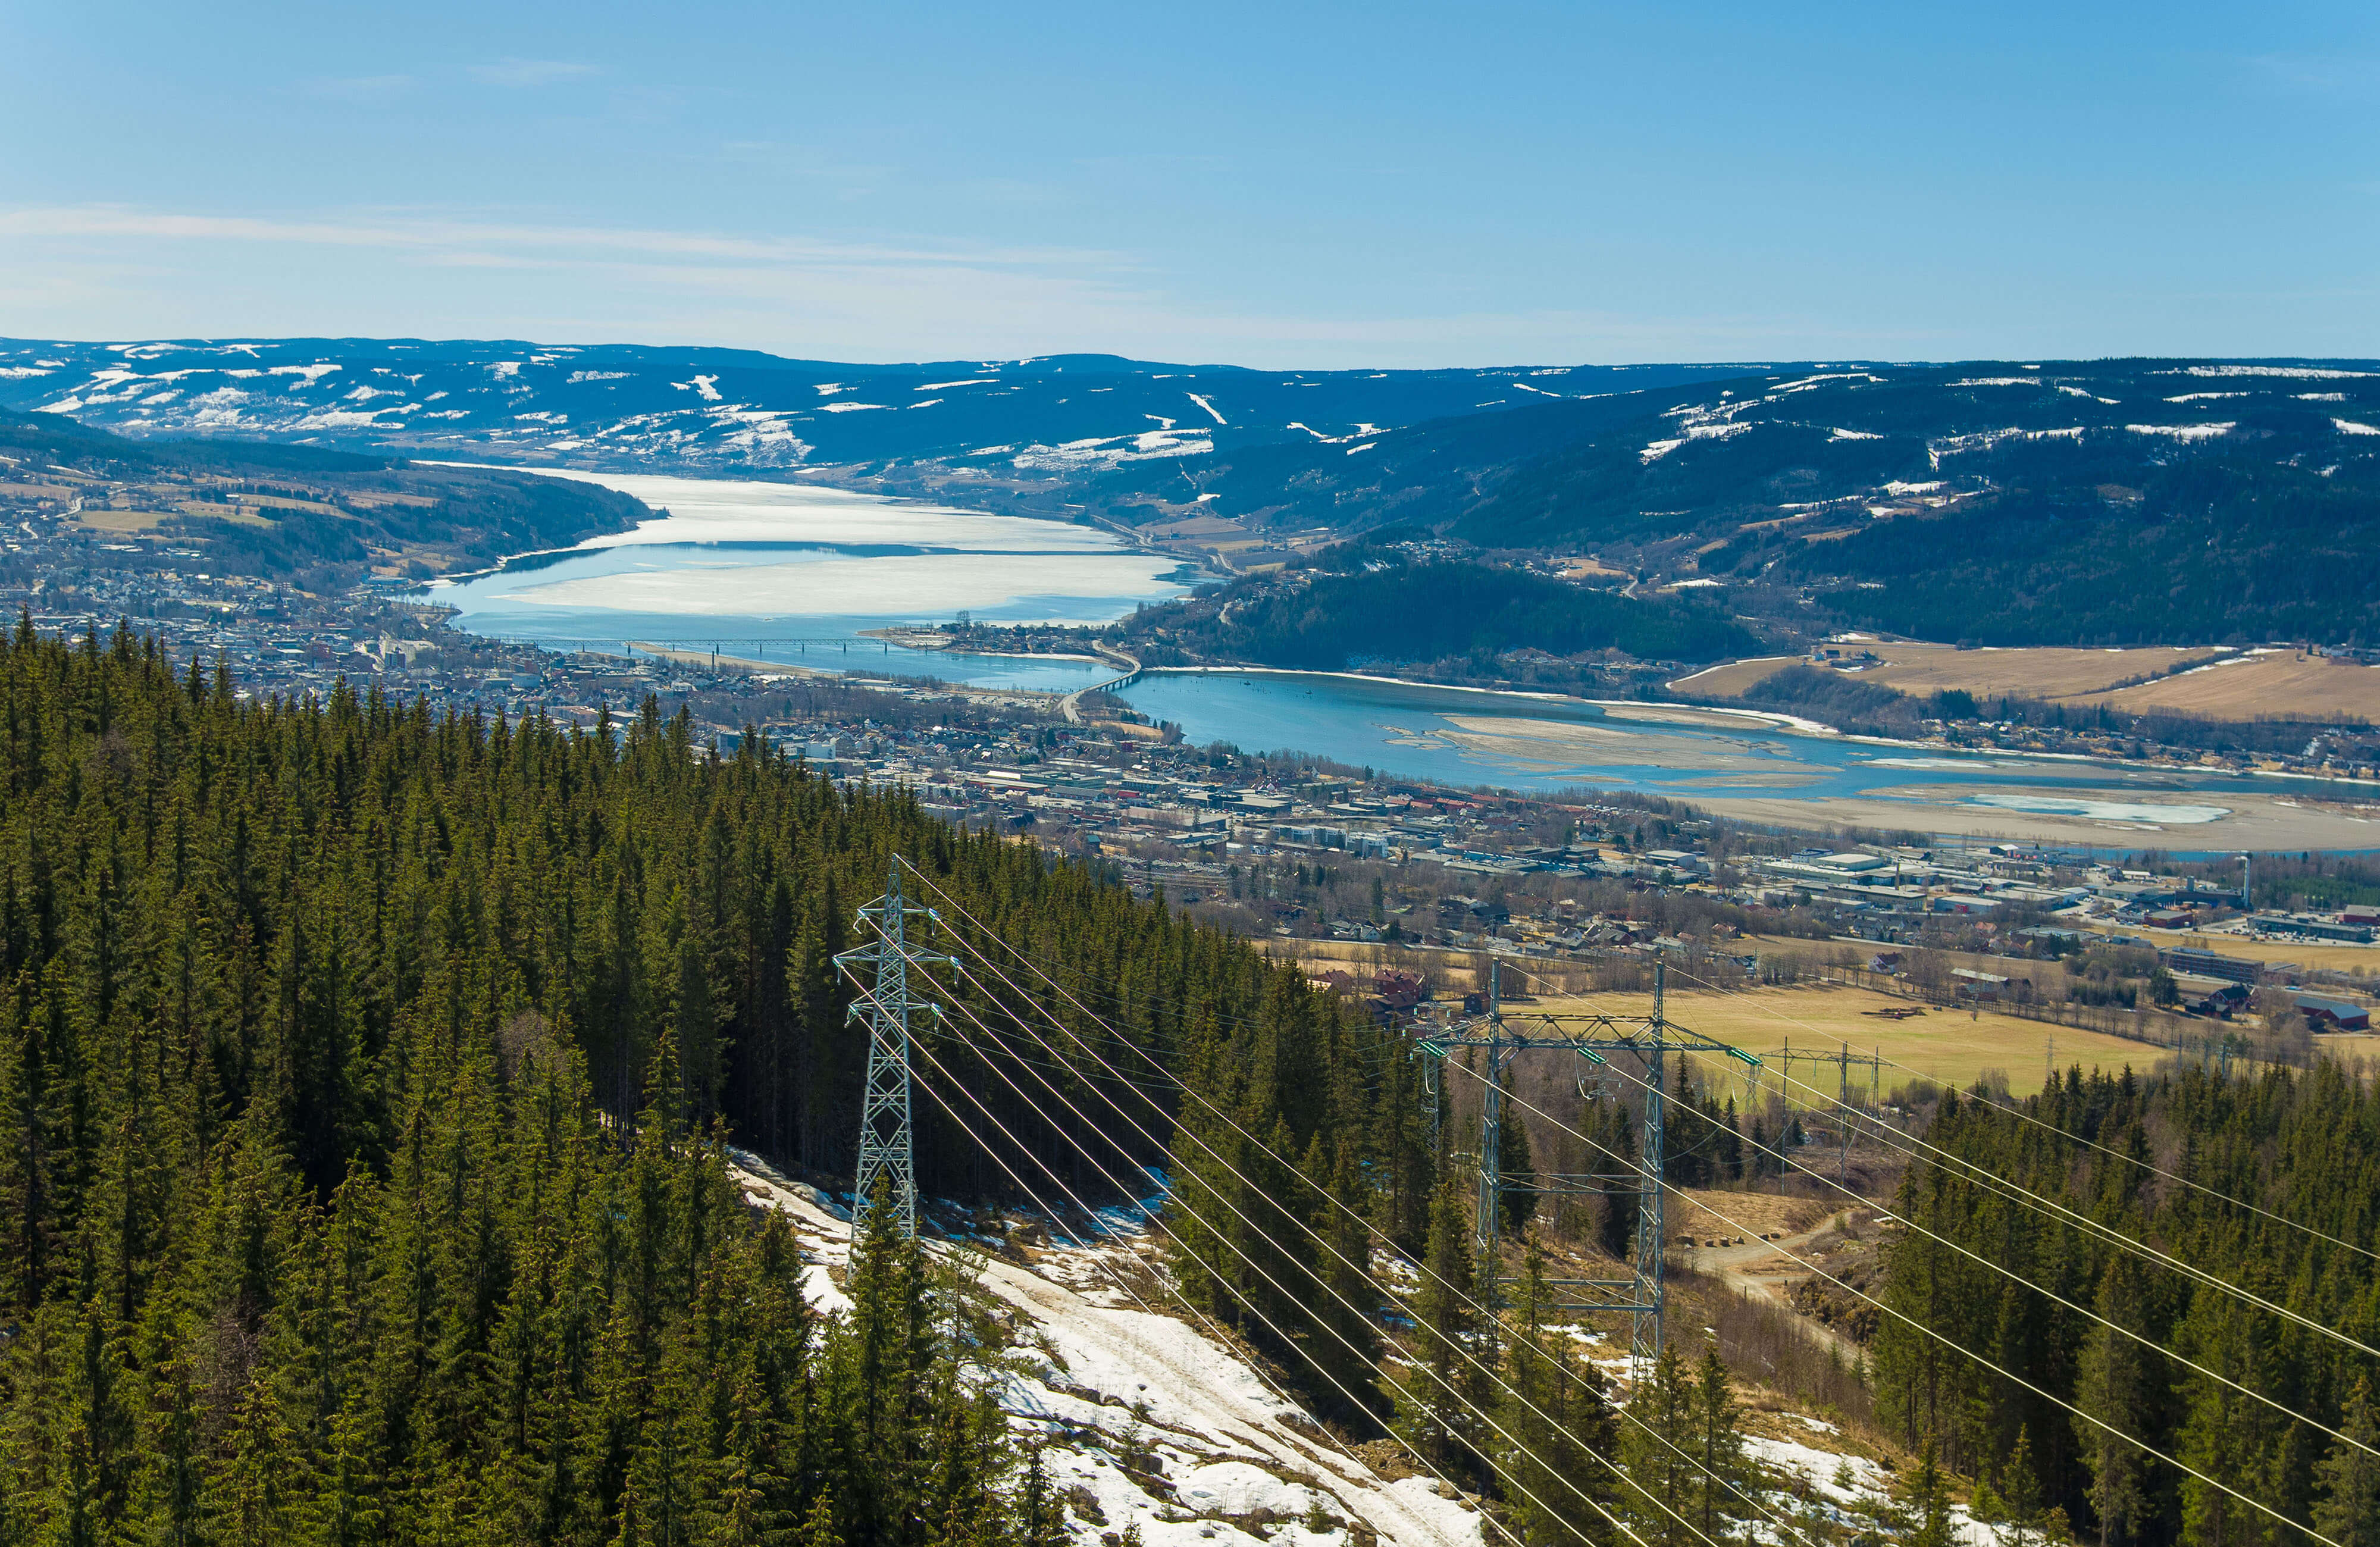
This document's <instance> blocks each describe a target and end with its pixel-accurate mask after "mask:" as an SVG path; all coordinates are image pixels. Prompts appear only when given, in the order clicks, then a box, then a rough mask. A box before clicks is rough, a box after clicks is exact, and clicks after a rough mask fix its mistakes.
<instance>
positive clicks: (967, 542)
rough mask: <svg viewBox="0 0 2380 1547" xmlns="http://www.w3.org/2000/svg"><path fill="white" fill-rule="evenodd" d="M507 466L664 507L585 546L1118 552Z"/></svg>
mask: <svg viewBox="0 0 2380 1547" xmlns="http://www.w3.org/2000/svg"><path fill="white" fill-rule="evenodd" d="M513 470H515V471H528V472H536V473H538V474H540V476H543V477H548V478H568V479H575V480H577V481H579V482H582V483H596V484H601V486H602V487H604V488H606V489H616V490H618V491H619V492H620V493H624V494H633V495H635V496H636V497H637V499H640V500H642V501H644V502H645V503H646V504H647V505H649V506H652V507H653V508H654V509H656V510H663V509H665V510H667V511H668V513H669V514H668V516H667V518H663V519H657V520H651V521H642V522H639V523H638V524H637V528H636V530H633V531H623V532H611V533H607V534H606V535H604V536H601V537H594V538H589V540H588V541H587V542H583V543H581V544H579V546H581V547H583V548H621V547H630V546H637V545H642V544H647V543H656V542H830V543H839V544H843V545H845V546H855V545H859V544H869V545H878V544H882V545H897V546H902V547H918V548H962V549H966V550H969V551H971V552H975V553H993V554H1017V553H1043V554H1048V553H1082V554H1099V553H1108V554H1112V553H1118V552H1121V551H1122V549H1121V547H1120V545H1119V544H1118V543H1117V542H1116V540H1115V539H1114V538H1113V537H1111V536H1110V535H1109V534H1108V533H1106V532H1104V531H1101V530H1099V529H1098V528H1096V527H1078V526H1075V525H1073V524H1071V523H1069V522H1065V521H1033V520H1026V519H1025V518H1021V517H1015V516H993V515H990V514H988V513H986V512H984V511H979V510H957V509H953V508H952V507H950V506H939V505H917V504H910V503H906V502H904V501H900V500H889V499H886V498H885V497H883V496H882V495H880V494H863V493H854V492H853V491H851V490H848V489H826V488H820V487H819V486H818V485H816V484H809V483H764V482H760V481H757V480H751V479H708V478H669V477H663V476H661V475H658V474H653V475H647V474H640V473H589V472H573V471H567V470H565V469H558V468H534V469H513ZM1169 567H1170V566H1169Z"/></svg>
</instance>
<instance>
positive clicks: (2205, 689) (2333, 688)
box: [2085, 651, 2380, 720]
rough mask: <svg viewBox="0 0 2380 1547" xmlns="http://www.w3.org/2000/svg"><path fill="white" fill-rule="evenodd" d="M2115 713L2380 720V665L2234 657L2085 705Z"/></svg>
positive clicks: (2283, 655) (2283, 656) (2319, 658)
mask: <svg viewBox="0 0 2380 1547" xmlns="http://www.w3.org/2000/svg"><path fill="white" fill-rule="evenodd" d="M2085 701H2086V702H2093V703H2106V704H2109V705H2112V706H2113V707H2115V708H2118V709H2131V710H2140V709H2170V710H2178V711H2180V712H2181V713H2187V714H2198V715H2204V717H2206V718H2207V719H2210V720H2253V719H2256V718H2258V717H2260V716H2265V715H2277V716H2282V717H2296V718H2302V719H2326V718H2329V717H2331V716H2335V715H2343V714H2352V715H2356V716H2359V717H2361V718H2362V719H2365V720H2380V666H2366V665H2362V664H2359V663H2357V662H2353V661H2335V660H2332V659H2330V658H2329V657H2328V656H2323V655H2298V654H2295V653H2293V652H2287V651H2276V652H2273V653H2271V654H2269V655H2251V656H2248V657H2245V658H2244V659H2241V658H2234V660H2233V661H2232V662H2230V663H2227V664H2223V665H2219V666H2204V667H2201V668H2199V669H2198V670H2195V671H2189V672H2183V673H2180V675H2178V676H2168V677H2160V678H2159V679H2157V680H2156V681H2155V682H2143V683H2142V684H2140V685H2139V686H2138V687H2134V688H2119V689H2117V690H2116V691H2115V692H2112V693H2102V694H2097V695H2095V696H2094V697H2093V698H2091V699H2088V700H2085Z"/></svg>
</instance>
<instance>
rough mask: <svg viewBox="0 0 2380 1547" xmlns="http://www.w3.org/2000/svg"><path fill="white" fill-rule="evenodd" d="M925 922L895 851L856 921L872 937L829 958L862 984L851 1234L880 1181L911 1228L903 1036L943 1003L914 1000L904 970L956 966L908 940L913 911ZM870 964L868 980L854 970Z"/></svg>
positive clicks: (854, 1011) (855, 1014)
mask: <svg viewBox="0 0 2380 1547" xmlns="http://www.w3.org/2000/svg"><path fill="white" fill-rule="evenodd" d="M913 914H914V915H916V916H917V917H918V918H921V919H923V920H926V921H927V922H928V923H929V924H939V923H941V918H940V916H939V915H937V914H936V913H935V912H934V910H933V909H931V908H929V907H915V906H913V905H911V904H909V903H906V902H905V901H903V900H902V897H901V859H900V857H899V856H897V855H896V856H894V857H893V859H892V867H891V871H890V873H889V874H888V875H887V877H886V879H885V883H884V895H882V896H880V897H879V898H877V899H876V900H875V901H874V902H872V903H869V904H868V905H867V906H866V907H862V908H861V909H860V910H859V920H858V921H859V925H860V927H861V928H862V929H863V930H864V929H868V928H869V927H873V928H874V930H875V932H876V938H875V939H874V940H872V941H870V942H869V943H868V944H865V945H862V946H859V947H857V948H856V949H855V950H849V951H845V952H843V953H842V954H841V955H839V956H836V957H835V958H834V964H835V966H836V967H838V968H841V969H842V970H843V973H844V976H845V977H848V978H849V979H850V980H851V981H853V982H854V983H855V984H857V985H858V987H859V990H860V994H859V997H858V998H857V999H856V1000H854V1001H852V1005H851V1019H853V1020H855V1021H861V1020H864V1021H866V1022H867V1023H868V1087H867V1092H866V1094H865V1095H864V1096H863V1097H862V1098H861V1101H860V1107H859V1165H858V1168H857V1172H856V1175H854V1176H853V1178H852V1210H851V1218H852V1224H853V1226H854V1229H855V1233H856V1231H857V1229H858V1228H859V1227H860V1226H862V1225H863V1224H865V1222H866V1220H867V1217H868V1212H869V1210H870V1209H871V1207H872V1206H873V1205H874V1202H875V1198H876V1187H877V1184H878V1182H879V1181H880V1180H881V1181H883V1182H885V1183H886V1184H887V1185H888V1186H889V1188H890V1191H891V1199H890V1203H891V1206H892V1209H893V1210H895V1211H896V1212H898V1214H899V1215H900V1220H901V1233H902V1234H903V1235H905V1236H916V1235H917V1145H916V1140H915V1137H914V1134H915V1130H914V1128H913V1127H912V1125H911V1122H910V1107H909V1038H910V1035H911V1033H912V1031H913V1030H915V1029H917V1027H916V1021H915V1017H917V1016H918V1015H920V1014H924V1015H928V1016H930V1017H933V1019H934V1020H936V1021H938V1022H939V1021H940V1020H941V1014H942V1007H941V1005H936V1004H933V1003H931V1002H929V1001H925V1000H920V999H918V998H917V997H916V996H915V995H914V994H913V993H911V991H910V984H909V969H910V968H912V967H924V966H927V965H929V964H931V963H937V962H940V963H946V964H950V965H953V966H954V965H956V958H954V957H951V956H929V955H927V954H926V953H925V952H922V951H917V950H913V949H912V948H911V947H910V944H909V932H908V925H909V919H910V916H911V915H913ZM867 967H872V968H875V972H874V975H873V981H866V980H863V979H862V977H861V974H860V970H859V969H860V968H867Z"/></svg>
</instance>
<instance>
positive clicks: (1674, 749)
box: [1123, 672, 2259, 823]
mask: <svg viewBox="0 0 2380 1547" xmlns="http://www.w3.org/2000/svg"><path fill="white" fill-rule="evenodd" d="M1123 697H1124V698H1125V699H1126V700H1129V701H1130V702H1131V704H1132V706H1133V707H1134V708H1135V709H1137V710H1139V711H1141V712H1142V713H1146V714H1148V715H1150V716H1152V717H1153V718H1156V719H1158V720H1165V721H1172V723H1174V724H1176V725H1180V726H1181V727H1182V730H1183V734H1184V736H1185V737H1188V738H1189V739H1190V740H1191V741H1192V742H1194V743H1199V744H1204V743H1206V742H1208V741H1225V742H1230V743H1232V744H1233V745H1234V746H1237V747H1238V748H1240V749H1242V750H1244V751H1251V752H1253V751H1275V750H1283V751H1288V750H1294V751H1303V752H1308V753H1312V754H1314V755H1317V756H1319V757H1325V758H1330V759H1331V760H1333V761H1338V762H1342V763H1346V764H1349V765H1351V766H1354V767H1358V768H1363V767H1368V768H1374V769H1378V770H1379V771H1381V772H1383V773H1386V774H1393V775H1396V776H1398V777H1403V778H1410V779H1426V780H1431V781H1434V782H1437V783H1440V784H1451V785H1492V786H1500V787H1504V788H1511V789H1521V790H1552V789H1560V788H1564V787H1569V786H1598V787H1601V788H1606V789H1636V790H1643V791H1645V792H1646V793H1648V794H1659V795H1670V796H1677V797H1680V798H1694V797H1695V796H1719V795H1745V794H1784V795H1792V796H1799V797H1820V796H1851V795H1862V794H1877V795H1882V794H1886V793H1888V792H1907V791H1908V789H1909V785H1908V776H1909V774H1910V773H1911V772H1913V771H1915V770H1920V769H1922V770H1925V771H1927V772H1929V773H1932V774H1937V775H1939V774H1958V775H1959V776H1960V777H1959V784H1960V785H1961V786H1967V785H1973V786H1979V788H1978V791H1977V793H1976V794H1975V795H1974V796H1973V799H1974V800H1975V801H1976V802H1977V803H1989V804H1993V805H1997V806H1999V807H2001V808H2002V809H2006V810H2041V811H2045V812H2049V811H2060V810H2063V811H2070V812H2072V813H2073V814H2077V815H2096V816H2107V817H2120V819H2123V820H2134V821H2142V822H2150V821H2155V822H2166V823H2174V822H2182V823H2191V822H2207V821H2213V820H2215V819H2216V817H2219V816H2220V815H2222V814H2224V812H2225V810H2226V808H2224V807H2222V806H2220V805H2216V804H2214V803H2213V802H2207V803H2204V804H2197V805H2190V804H2183V805H2176V806H2161V805H2154V804H2149V805H2143V804H2139V803H2137V802H2133V801H2128V800H2126V799H2125V798H2124V796H2125V795H2127V794H2130V793H2135V792H2137V793H2139V794H2147V793H2150V792H2154V791H2161V790H2175V791H2181V790H2187V791H2191V792H2193V793H2207V794H2214V793H2218V792H2222V791H2247V790H2250V789H2254V788H2257V787H2259V786H2256V785H2254V784H2253V782H2252V781H2251V780H2249V779H2247V778H2244V777H2241V776H2239V775H2233V774H2192V773H2188V772H2184V771H2179V770H2165V769H2156V770H2150V769H2132V768H2126V767H2122V766H2120V765H2117V764H2110V763H2098V762H2087V761H2079V760H2077V761H2068V760H2064V759H2042V760H2026V759H2020V758H2010V757H2007V756H2005V755H2001V756H1977V757H1961V756H1959V755H1958V754H1956V753H1947V752H1946V753H1936V752H1930V751H1929V752H1927V753H1926V754H1925V755H1924V756H1922V757H1920V756H1913V755H1910V754H1908V753H1905V752H1900V751H1898V750H1896V749H1892V748H1889V747H1879V746H1875V745H1872V744H1868V743H1864V742H1856V741H1849V740H1844V739H1841V738H1840V737H1824V736H1804V735H1799V734H1795V733H1792V732H1791V731H1783V732H1780V731H1779V729H1777V728H1776V727H1775V726H1773V725H1762V724H1759V723H1757V722H1747V723H1746V725H1745V728H1744V729H1743V731H1735V730H1730V729H1722V728H1717V727H1714V726H1706V725H1679V724H1658V725H1657V724H1654V723H1652V722H1647V721H1642V720H1638V719H1635V718H1633V714H1632V717H1631V718H1629V719H1626V720H1622V719H1619V718H1615V717H1613V716H1612V715H1610V714H1609V713H1606V711H1605V710H1604V709H1603V708H1602V707H1601V706H1598V705H1596V704H1590V703H1583V702H1579V701H1577V700H1559V699H1548V698H1540V697H1537V696H1536V695H1531V694H1517V693H1477V692H1469V691H1465V690H1463V689H1460V688H1427V687H1416V686H1408V685H1403V684H1395V683H1387V682H1378V681H1367V680H1364V679H1361V678H1351V677H1335V676H1301V675H1295V674H1272V673H1255V672H1196V673H1189V672H1183V673H1175V672H1160V673H1152V674H1151V675H1149V676H1145V677H1143V678H1142V679H1141V680H1139V681H1138V682H1135V683H1134V684H1133V685H1132V686H1131V687H1129V688H1125V689H1123ZM1626 707H1627V708H1633V706H1626ZM1990 786H2002V787H2004V788H2005V787H2008V786H2022V787H2023V788H2024V789H2028V790H2039V789H2045V788H2046V789H2052V790H2056V789H2066V788H2070V789H2074V790H2077V791H2082V790H2089V791H2091V792H2093V796H2092V797H2089V798H2086V797H2083V796H2080V795H2078V796H2076V797H2074V798H2060V797H2057V796H2028V795H2022V794H2017V793H2013V791H2011V792H2010V793H2006V794H1998V795H1995V794H1992V793H1990ZM1938 787H1939V786H1937V790H1938ZM2143 813H2147V814H2143Z"/></svg>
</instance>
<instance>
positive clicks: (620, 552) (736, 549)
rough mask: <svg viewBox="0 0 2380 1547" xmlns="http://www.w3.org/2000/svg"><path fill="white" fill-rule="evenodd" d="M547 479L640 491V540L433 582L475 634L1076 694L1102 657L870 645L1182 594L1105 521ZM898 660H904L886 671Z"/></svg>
mask: <svg viewBox="0 0 2380 1547" xmlns="http://www.w3.org/2000/svg"><path fill="white" fill-rule="evenodd" d="M530 470H535V471H539V472H540V475H541V476H546V477H553V478H570V479H576V480H579V481H584V482H589V483H596V484H601V486H603V487H604V488H607V489H616V490H619V491H620V492H621V493H626V494H633V495H635V496H636V497H637V499H640V500H642V501H644V503H645V504H646V505H648V506H651V507H652V509H653V510H654V511H655V512H656V514H655V517H654V518H653V519H651V520H648V521H644V522H641V523H639V524H638V525H637V528H636V530H633V531H625V532H614V533H611V534H609V535H606V536H602V537H597V538H591V539H589V541H588V542H583V543H581V544H579V545H578V546H577V548H574V549H570V550H567V551H565V552H562V553H555V554H530V555H528V556H526V557H522V558H517V559H514V560H512V561H510V562H509V563H507V564H506V565H505V566H504V567H503V568H501V569H499V570H496V571H495V572H493V573H492V574H487V575H481V576H477V577H474V578H472V579H465V580H458V581H454V582H433V583H432V585H431V587H430V594H431V599H432V600H435V601H438V602H442V603H446V604H448V605H451V606H453V607H455V609H456V610H457V613H458V616H457V617H456V618H455V625H456V627H461V628H465V629H468V630H469V631H471V632H473V633H478V634H488V635H493V636H496V637H499V638H503V639H508V640H528V641H531V642H534V643H538V644H543V645H547V646H550V647H552V648H553V649H557V650H569V649H586V650H599V651H618V650H622V649H624V648H625V644H626V641H628V640H650V641H652V642H655V643H660V644H673V645H676V644H682V645H685V646H687V647H688V648H697V647H699V648H706V649H707V648H711V647H714V646H715V647H716V648H717V649H719V650H720V651H721V652H723V653H727V654H731V655H743V656H753V655H758V656H762V657H765V658H768V659H771V660H776V659H783V660H786V661H788V662H790V663H792V664H799V665H810V666H840V665H842V664H845V662H846V660H847V659H848V662H849V664H852V665H853V666H855V667H857V666H858V664H859V662H858V660H857V659H856V657H858V656H859V655H860V654H861V653H862V652H865V654H866V655H868V656H869V657H872V659H871V660H869V661H868V665H867V669H869V670H876V671H895V672H901V673H904V674H909V675H917V676H939V677H941V678H944V679H945V680H948V681H953V682H968V683H975V684H978V685H981V686H987V687H1017V688H1054V689H1057V690H1060V691H1063V690H1066V689H1068V688H1076V687H1080V686H1082V685H1083V683H1084V682H1086V681H1088V680H1090V679H1091V678H1092V677H1093V676H1094V675H1095V674H1096V675H1099V676H1105V675H1108V674H1107V673H1106V672H1104V671H1103V670H1102V669H1100V668H1098V667H1095V666H1093V665H1091V664H1088V663H1074V662H1064V661H1019V660H1014V659H1012V658H1008V657H1003V656H978V655H962V654H957V653H954V652H947V651H906V650H902V649H900V648H898V647H887V646H886V645H884V644H883V643H882V642H881V641H880V640H870V639H867V638H864V637H863V635H864V631H865V630H868V629H871V628H883V627H892V626H896V625H902V624H930V623H948V622H950V621H951V620H952V619H953V617H954V616H956V615H958V614H959V613H961V612H965V613H968V614H971V615H973V616H975V617H976V618H978V619H980V620H982V621H985V622H989V623H1041V622H1052V623H1106V622H1109V621H1111V620H1112V619H1114V618H1118V617H1121V616H1123V615H1124V614H1126V613H1129V612H1131V611H1132V610H1133V608H1135V606H1138V605H1139V604H1140V603H1143V602H1157V601H1162V600H1165V599H1167V598H1169V597H1173V596H1179V595H1181V594H1182V593H1183V592H1184V591H1185V590H1187V589H1188V585H1187V582H1188V581H1189V580H1190V579H1192V577H1191V576H1190V575H1188V574H1185V573H1184V571H1183V569H1182V566H1181V565H1180V563H1179V561H1178V560H1175V559H1173V558H1171V557H1167V556H1163V555H1155V554H1144V553H1141V552H1139V551H1137V550H1135V549H1133V548H1130V547H1127V546H1125V545H1124V544H1123V542H1121V541H1120V540H1119V539H1117V538H1116V537H1115V536H1114V535H1113V534H1112V533H1111V532H1108V531H1105V530H1101V529H1099V528H1097V527H1089V526H1075V525H1072V524H1069V523H1066V522H1062V521H1036V520H1026V519H1023V518H1017V517H1012V516H994V515H990V514H988V513H986V512H983V511H977V510H962V509H957V508H954V507H952V506H937V505H930V504H923V503H917V502H912V501H905V500H892V499H886V498H883V497H881V496H880V495H875V494H863V493H852V492H850V491H847V490H842V489H823V488H819V487H816V486H814V485H809V484H800V483H767V482H760V481H751V480H731V479H690V478H666V477H658V476H653V475H649V474H637V473H622V474H613V473H584V472H560V471H546V470H544V469H530ZM887 656H890V657H891V659H889V660H888V659H886V657H887Z"/></svg>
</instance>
